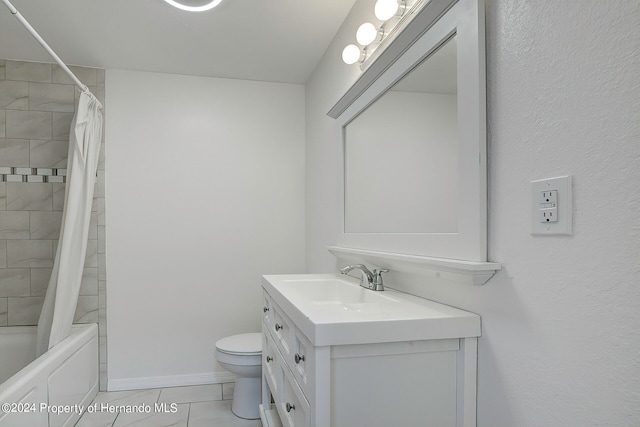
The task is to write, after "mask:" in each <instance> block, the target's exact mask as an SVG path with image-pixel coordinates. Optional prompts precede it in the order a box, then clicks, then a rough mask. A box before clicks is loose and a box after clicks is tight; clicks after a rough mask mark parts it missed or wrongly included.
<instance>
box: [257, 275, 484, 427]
mask: <svg viewBox="0 0 640 427" xmlns="http://www.w3.org/2000/svg"><path fill="white" fill-rule="evenodd" d="M263 290H264V293H263V298H264V301H263V310H264V317H263V323H262V330H263V352H262V353H263V361H262V375H263V381H262V405H261V416H262V422H263V425H264V426H265V427H267V426H276V425H283V426H287V427H292V426H295V427H301V426H313V427H343V426H344V427H357V426H385V427H388V426H404V427H412V426H433V427H447V426H451V427H460V426H468V427H471V426H475V422H476V401H475V400H476V356H477V337H478V336H479V335H480V318H479V316H477V315H476V314H473V313H469V312H466V311H463V310H459V309H456V308H453V307H449V306H445V305H442V304H438V303H435V302H433V301H428V300H424V299H421V298H418V297H414V296H411V295H408V294H403V293H400V292H396V291H393V290H387V291H384V292H374V291H370V290H367V289H364V288H361V287H359V286H357V281H353V280H351V279H350V278H343V277H338V276H335V275H281V276H264V278H263Z"/></svg>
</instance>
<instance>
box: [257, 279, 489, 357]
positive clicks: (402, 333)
mask: <svg viewBox="0 0 640 427" xmlns="http://www.w3.org/2000/svg"><path fill="white" fill-rule="evenodd" d="M263 287H264V288H265V290H266V291H267V292H268V293H269V295H270V296H271V297H272V299H273V300H274V301H275V302H276V303H277V304H278V305H279V306H280V307H281V308H282V309H283V310H284V311H285V313H286V314H287V315H288V316H289V317H291V318H292V320H293V321H294V323H296V324H297V325H299V327H300V328H301V329H302V332H303V333H304V334H305V335H306V336H307V337H308V338H309V339H310V340H311V342H312V343H313V344H314V345H336V344H344V343H347V342H349V343H352V344H353V343H368V342H384V341H400V340H402V341H410V340H421V339H438V338H452V337H456V338H457V337H461V336H479V335H480V318H479V316H478V315H476V314H473V313H469V312H466V311H463V310H460V309H457V308H454V307H450V306H447V305H443V304H439V303H437V302H434V301H429V300H426V299H423V298H419V297H416V296H413V295H409V294H405V293H402V292H398V291H395V290H393V289H390V288H387V289H386V290H385V291H373V290H370V289H366V288H363V287H361V286H360V285H359V281H358V279H354V278H352V277H349V276H343V275H336V274H303V275H269V276H263ZM465 334H466V335H465Z"/></svg>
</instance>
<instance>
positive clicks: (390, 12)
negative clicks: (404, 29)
mask: <svg viewBox="0 0 640 427" xmlns="http://www.w3.org/2000/svg"><path fill="white" fill-rule="evenodd" d="M165 1H168V0H165ZM405 9H406V5H405V0H378V1H377V2H376V5H375V7H374V13H375V15H376V18H378V19H379V20H380V21H382V24H381V25H380V27H378V28H376V26H375V25H373V24H372V23H370V22H365V23H364V24H362V25H360V27H358V31H356V40H357V42H358V44H359V45H360V46H362V49H360V48H359V47H358V46H356V45H355V44H350V45H348V46H347V47H345V48H344V50H343V51H342V60H343V61H344V63H345V64H347V65H351V64H355V63H356V62H358V63H360V64H362V63H363V62H364V61H365V59H366V58H367V54H368V53H370V51H371V49H375V47H377V46H378V45H379V44H380V43H382V40H383V39H384V37H385V36H386V35H387V34H389V33H390V32H391V30H392V29H393V27H394V26H395V25H396V24H397V22H395V23H393V26H391V28H385V25H387V23H388V21H389V20H391V19H392V18H395V17H401V16H402V15H403V14H404V11H405ZM387 26H388V25H387ZM374 42H377V43H375V44H374ZM371 45H373V46H372V47H371V48H369V51H368V50H367V48H368V47H369V46H371ZM356 49H357V50H358V51H357V52H356Z"/></svg>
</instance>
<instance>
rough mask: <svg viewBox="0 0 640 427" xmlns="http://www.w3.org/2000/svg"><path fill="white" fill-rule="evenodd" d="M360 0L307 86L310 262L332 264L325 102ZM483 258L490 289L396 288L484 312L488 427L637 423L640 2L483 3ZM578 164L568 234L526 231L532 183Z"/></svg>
mask: <svg viewBox="0 0 640 427" xmlns="http://www.w3.org/2000/svg"><path fill="white" fill-rule="evenodd" d="M373 3H374V1H373V0H359V1H358V2H356V5H355V6H354V9H353V10H352V13H351V14H350V16H349V17H348V18H347V20H346V21H345V24H344V25H343V27H342V28H341V30H340V32H339V33H338V35H337V36H336V38H335V40H334V43H333V44H332V45H331V47H330V48H329V50H328V51H327V53H326V54H325V57H324V58H323V60H322V62H321V63H320V64H319V66H318V68H317V69H316V72H315V73H314V75H313V76H312V78H311V79H310V81H309V82H308V84H307V87H306V132H307V154H306V162H307V184H306V196H307V216H306V218H307V223H306V229H307V269H308V271H309V272H328V271H336V267H337V266H336V262H335V260H334V259H333V257H332V256H331V255H330V254H329V253H328V252H327V251H326V249H325V246H326V245H334V244H335V243H336V236H337V231H338V218H339V215H340V213H339V212H337V206H338V201H339V200H338V194H339V185H340V183H339V182H337V176H338V170H339V168H340V166H341V159H339V157H338V147H339V144H340V129H339V127H338V126H337V124H336V123H335V122H334V121H333V120H332V119H330V118H329V117H327V116H326V115H325V114H326V112H327V111H328V110H329V109H330V108H331V107H332V105H333V104H334V103H335V101H337V99H338V98H339V97H340V95H341V94H342V93H343V92H344V90H346V89H347V88H348V87H349V86H350V84H351V83H352V82H353V81H354V79H355V78H356V77H357V74H358V71H357V67H349V66H346V65H344V64H342V63H341V61H340V51H341V49H342V48H343V47H344V46H345V45H346V44H348V43H351V42H352V39H353V33H354V31H355V29H356V28H357V26H358V25H359V24H360V23H361V22H364V21H365V19H363V18H361V17H364V16H365V15H366V14H368V13H369V12H368V10H369V9H370V8H372V4H373ZM486 13H487V79H488V82H487V89H488V90H487V98H488V102H487V104H488V106H487V107H488V111H487V113H488V129H489V134H488V160H489V162H488V163H489V171H488V172H489V189H488V193H489V212H488V217H489V224H488V225H489V248H488V250H489V258H490V260H492V261H498V262H501V263H503V266H504V267H503V270H502V271H500V272H499V273H498V274H497V275H496V276H495V277H494V278H493V279H491V280H490V281H489V283H487V284H486V285H484V286H477V287H471V286H462V285H455V284H442V283H430V282H429V280H428V279H427V278H424V277H419V276H410V275H399V274H395V275H394V274H390V275H389V280H388V281H386V283H387V284H388V285H389V286H394V287H400V288H401V289H404V290H407V291H411V292H413V293H417V294H420V295H421V296H424V297H427V298H430V299H433V300H436V301H440V302H443V303H445V304H450V305H453V306H458V307H461V308H465V309H468V310H470V311H473V312H476V313H478V314H480V315H481V316H482V324H483V331H482V337H481V338H480V340H479V360H478V377H479V378H478V380H479V384H478V426H480V427H518V426H576V427H577V426H593V425H611V426H613V425H620V426H628V425H638V424H640V397H639V392H640V360H639V359H638V354H640V339H639V337H638V329H639V327H640V317H639V315H638V307H639V306H640V287H639V286H638V277H639V276H640V262H639V261H638V260H640V214H639V210H638V206H639V203H640V186H639V185H638V183H639V182H640V165H639V159H640V144H639V143H638V141H640V117H639V115H640V105H639V104H640V61H639V56H638V55H639V53H638V40H639V39H640V33H639V28H640V22H639V17H640V11H639V6H638V2H637V1H636V0H625V1H613V0H612V1H607V2H595V1H591V2H580V1H560V2H559V1H556V0H544V1H536V2H523V1H520V0H500V1H498V0H487V7H486ZM563 174H572V175H573V176H574V202H573V203H574V208H575V212H574V234H573V235H572V236H570V237H534V236H531V235H530V212H529V210H530V197H531V194H530V192H531V188H530V181H532V180H536V179H541V178H547V177H554V176H559V175H563Z"/></svg>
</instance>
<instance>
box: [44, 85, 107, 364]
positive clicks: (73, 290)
mask: <svg viewBox="0 0 640 427" xmlns="http://www.w3.org/2000/svg"><path fill="white" fill-rule="evenodd" d="M101 140H102V111H101V105H100V103H99V102H98V100H97V99H96V98H95V96H94V95H93V94H92V93H91V92H89V91H83V92H82V93H81V94H80V100H79V101H78V109H77V111H76V114H75V116H74V117H73V120H72V121H71V129H70V132H69V155H68V160H67V184H66V191H65V196H64V208H63V213H62V226H61V228H60V239H59V241H58V249H57V251H56V258H55V261H54V264H53V271H52V273H51V278H50V279H49V286H48V287H47V294H46V296H45V300H44V306H43V307H42V311H41V312H40V319H39V321H38V335H37V343H36V357H38V356H40V355H41V354H43V353H45V352H46V351H47V350H48V349H50V348H52V347H53V346H55V345H56V344H57V343H59V342H60V341H62V340H63V339H65V338H66V337H67V336H68V335H69V332H70V331H71V324H72V323H73V316H74V314H75V311H76V305H77V304H78V294H79V292H80V284H81V281H82V273H83V270H84V262H85V256H86V251H87V239H88V236H89V220H90V217H91V205H92V202H93V190H94V187H95V181H96V171H97V169H98V158H99V156H100V142H101Z"/></svg>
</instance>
